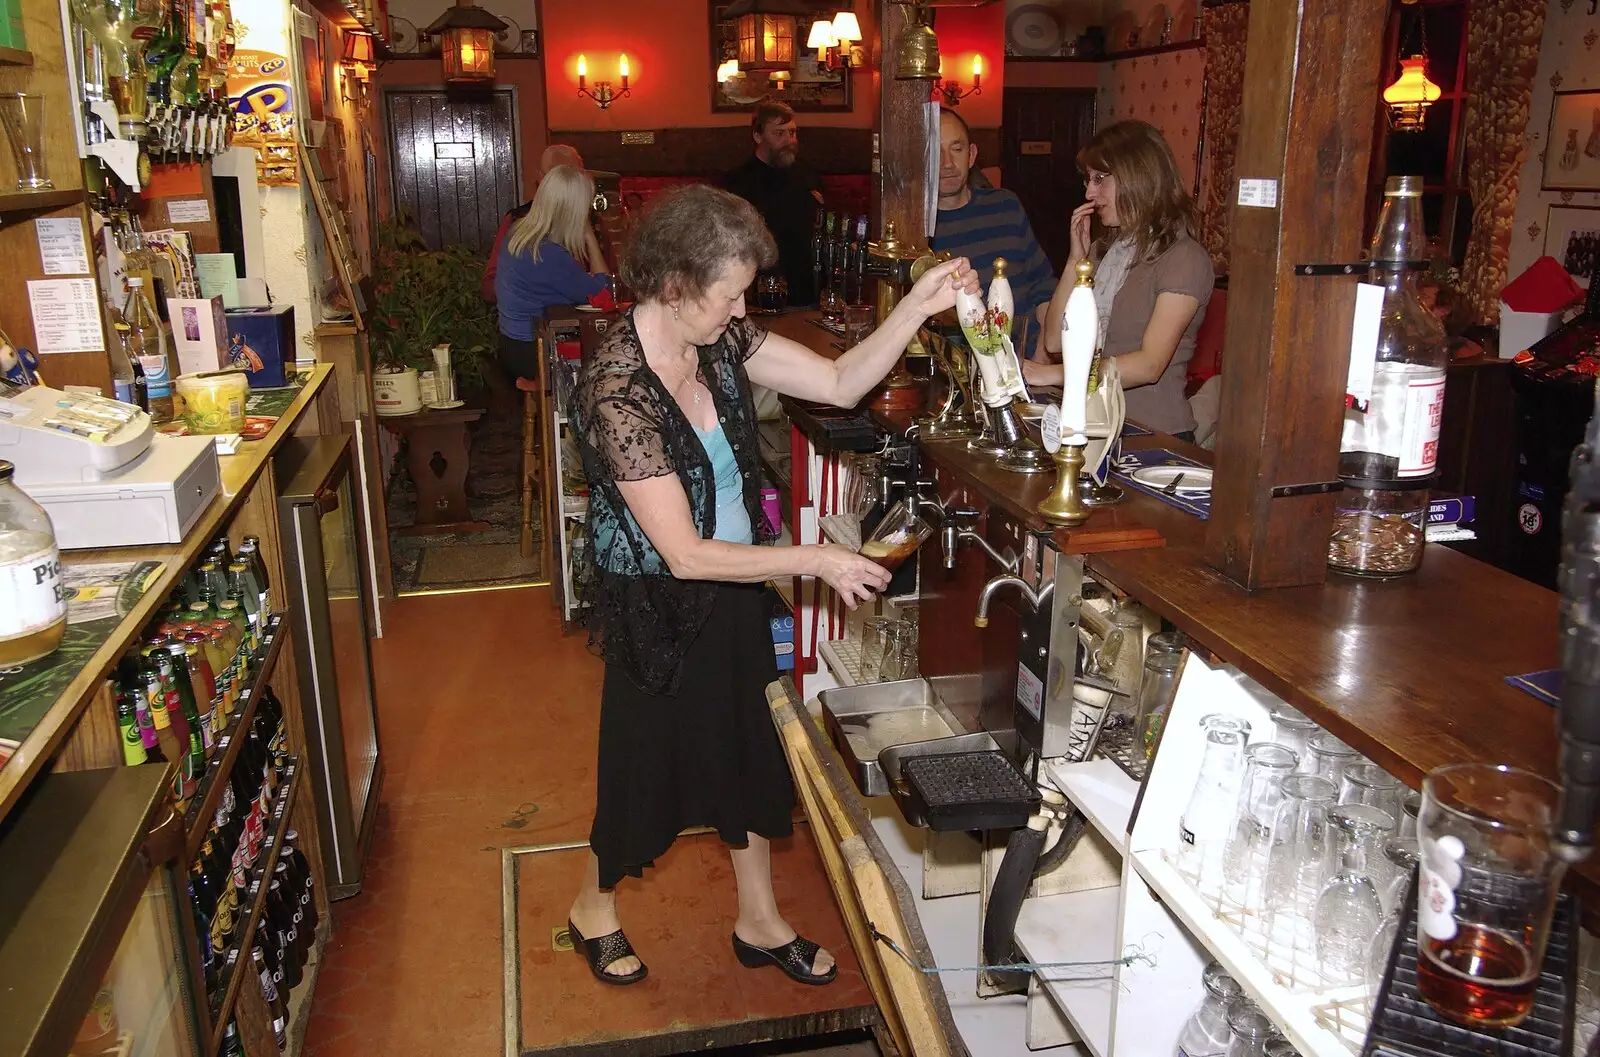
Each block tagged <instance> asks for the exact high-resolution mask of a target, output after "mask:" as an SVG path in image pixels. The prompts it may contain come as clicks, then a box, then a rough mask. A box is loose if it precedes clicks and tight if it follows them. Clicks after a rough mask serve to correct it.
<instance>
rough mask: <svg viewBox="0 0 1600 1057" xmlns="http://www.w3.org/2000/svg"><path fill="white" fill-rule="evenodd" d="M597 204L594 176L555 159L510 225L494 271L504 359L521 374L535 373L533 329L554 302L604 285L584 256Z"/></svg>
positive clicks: (582, 298)
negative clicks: (520, 215) (524, 211)
mask: <svg viewBox="0 0 1600 1057" xmlns="http://www.w3.org/2000/svg"><path fill="white" fill-rule="evenodd" d="M593 205H594V181H593V180H591V179H590V178H589V175H588V174H587V173H585V172H584V171H583V170H582V169H575V168H573V167H572V166H570V165H557V166H556V167H555V168H554V169H551V170H550V171H549V172H548V173H546V174H545V177H544V179H543V180H541V181H539V190H538V191H536V192H535V193H534V196H533V202H532V203H530V205H529V208H528V212H527V214H526V215H525V216H523V218H522V219H521V220H518V221H517V222H516V223H515V224H513V225H511V231H510V233H509V234H508V235H507V236H506V244H505V246H504V248H503V249H502V251H501V254H500V268H499V270H498V271H497V272H496V274H495V279H494V283H495V299H496V301H498V302H499V304H500V363H501V365H502V366H503V367H505V369H506V371H507V372H508V373H509V374H511V375H512V376H513V377H517V378H537V377H538V376H539V361H538V358H537V356H536V354H535V349H536V345H535V343H534V330H535V328H536V327H538V325H539V320H540V317H541V316H543V315H544V311H545V309H547V308H549V307H550V306H552V305H581V304H583V303H585V302H586V301H588V300H589V298H591V297H593V296H594V295H595V294H598V293H599V292H600V291H601V290H604V289H605V288H606V285H607V276H606V274H605V272H604V271H597V270H594V268H593V265H590V266H589V267H585V266H584V265H583V264H582V263H580V261H582V260H584V258H585V257H586V256H587V254H586V253H585V252H584V247H585V242H586V236H587V237H592V235H591V234H590V229H589V213H590V212H591V210H592V208H593Z"/></svg>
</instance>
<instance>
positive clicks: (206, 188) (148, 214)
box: [134, 158, 222, 253]
mask: <svg viewBox="0 0 1600 1057" xmlns="http://www.w3.org/2000/svg"><path fill="white" fill-rule="evenodd" d="M155 169H156V171H157V172H160V170H162V169H171V170H190V171H194V172H196V173H197V174H198V176H199V182H200V190H199V191H198V192H195V193H191V194H179V195H171V196H169V197H162V198H157V197H155V196H152V195H149V194H145V195H140V196H139V197H138V198H136V199H135V200H134V201H135V203H136V205H137V207H138V213H139V218H140V222H141V223H142V224H143V225H144V230H146V231H155V230H159V229H161V228H174V229H176V230H178V231H187V232H188V233H189V237H190V240H191V242H192V244H193V246H194V252H196V253H221V252H222V242H221V238H220V236H219V234H218V228H217V195H216V191H215V189H214V188H213V187H212V185H211V160H210V159H209V158H208V159H206V160H205V161H202V162H182V163H179V162H168V163H162V164H161V165H157V166H155ZM202 198H203V199H205V202H206V212H207V213H208V214H209V215H210V218H211V219H209V220H206V221H203V222H200V223H197V224H174V223H173V222H172V219H171V217H170V216H169V214H168V212H167V203H168V202H196V201H199V200H200V199H202Z"/></svg>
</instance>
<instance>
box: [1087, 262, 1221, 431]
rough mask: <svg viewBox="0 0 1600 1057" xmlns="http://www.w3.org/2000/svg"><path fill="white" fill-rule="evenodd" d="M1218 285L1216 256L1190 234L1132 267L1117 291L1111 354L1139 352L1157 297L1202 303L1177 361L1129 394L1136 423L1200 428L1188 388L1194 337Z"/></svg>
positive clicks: (1176, 354)
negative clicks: (1213, 263) (1177, 296)
mask: <svg viewBox="0 0 1600 1057" xmlns="http://www.w3.org/2000/svg"><path fill="white" fill-rule="evenodd" d="M1215 282H1216V274H1215V273H1214V272H1213V271H1212V269H1211V255H1210V254H1208V253H1207V252H1206V251H1205V249H1204V248H1203V247H1202V246H1201V245H1200V244H1199V243H1198V242H1196V241H1195V240H1194V239H1192V238H1190V237H1189V236H1188V235H1180V236H1178V240H1177V241H1176V242H1174V243H1173V244H1172V245H1171V246H1169V247H1168V248H1167V252H1165V253H1163V254H1162V255H1161V256H1159V257H1157V258H1156V259H1155V260H1153V261H1140V262H1138V263H1137V264H1135V265H1134V266H1133V267H1131V268H1129V269H1128V277H1127V278H1126V279H1125V280H1123V283H1122V289H1121V290H1119V291H1117V299H1116V301H1115V302H1113V303H1112V306H1111V320H1110V322H1109V323H1108V324H1107V326H1106V347H1105V351H1106V354H1107V355H1109V356H1121V355H1122V354H1123V353H1127V352H1133V351H1134V350H1136V349H1138V348H1139V347H1140V346H1142V345H1143V344H1144V329H1145V327H1146V326H1148V325H1149V323H1150V317H1151V315H1153V314H1154V313H1155V310H1156V298H1157V297H1158V296H1160V295H1161V294H1166V293H1173V294H1186V295H1188V296H1189V297H1192V298H1194V299H1195V300H1197V301H1199V302H1200V309H1199V311H1197V312H1195V314H1194V318H1193V319H1191V320H1190V321H1189V327H1188V329H1186V330H1185V331H1184V332H1183V337H1182V338H1180V339H1179V341H1178V348H1177V350H1176V351H1174V352H1173V354H1172V362H1171V363H1169V364H1167V369H1166V370H1165V371H1162V372H1161V377H1160V378H1158V379H1156V381H1155V382H1153V383H1151V384H1150V385H1141V386H1139V387H1137V388H1134V389H1129V390H1128V392H1127V400H1128V418H1129V419H1130V420H1132V421H1134V422H1138V423H1140V424H1141V425H1145V426H1149V427H1150V428H1151V429H1154V430H1159V431H1161V432H1163V433H1183V432H1186V431H1187V430H1191V429H1194V426H1195V422H1194V414H1193V413H1192V412H1191V411H1190V410H1189V400H1188V398H1187V397H1186V396H1184V395H1183V388H1184V382H1185V380H1186V378H1187V376H1188V363H1189V361H1190V360H1191V359H1192V358H1193V357H1194V336H1195V335H1196V334H1197V333H1199V331H1200V323H1201V321H1202V320H1204V319H1205V317H1206V302H1208V301H1210V300H1211V289H1212V286H1213V284H1215Z"/></svg>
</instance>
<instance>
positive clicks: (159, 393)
mask: <svg viewBox="0 0 1600 1057" xmlns="http://www.w3.org/2000/svg"><path fill="white" fill-rule="evenodd" d="M122 319H123V322H124V323H126V324H127V326H128V339H127V340H128V344H129V346H130V347H131V349H132V350H133V351H134V353H135V354H136V355H137V356H138V358H139V366H141V367H143V368H144V383H145V391H146V393H147V395H148V396H149V399H150V417H151V418H152V419H153V420H155V421H156V422H158V423H160V422H171V421H172V415H173V407H172V371H171V366H170V364H171V361H170V360H168V358H167V335H166V333H165V332H164V331H163V330H162V329H161V317H160V316H158V315H156V306H155V304H154V302H152V301H151V300H150V295H149V294H148V293H146V292H145V288H144V279H143V278H142V277H140V276H137V275H135V276H130V277H129V279H128V299H127V301H126V302H124V304H123V306H122Z"/></svg>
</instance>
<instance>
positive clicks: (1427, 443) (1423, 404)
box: [1400, 371, 1445, 477]
mask: <svg viewBox="0 0 1600 1057" xmlns="http://www.w3.org/2000/svg"><path fill="white" fill-rule="evenodd" d="M1444 381H1445V373H1444V372H1443V371H1435V372H1430V373H1428V374H1425V375H1421V376H1419V377H1413V378H1410V379H1408V380H1407V382H1406V420H1405V422H1406V424H1405V429H1404V432H1403V433H1402V434H1401V438H1400V476H1401V477H1426V476H1427V475H1428V474H1430V473H1432V472H1433V470H1434V467H1436V466H1437V465H1438V464H1439V425H1440V423H1441V422H1443V421H1444Z"/></svg>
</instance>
